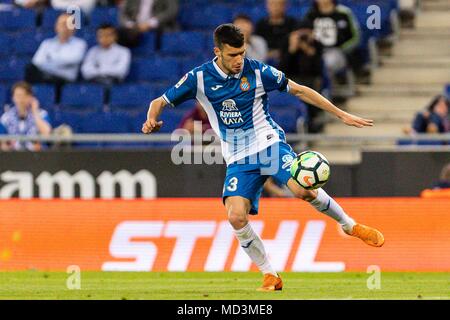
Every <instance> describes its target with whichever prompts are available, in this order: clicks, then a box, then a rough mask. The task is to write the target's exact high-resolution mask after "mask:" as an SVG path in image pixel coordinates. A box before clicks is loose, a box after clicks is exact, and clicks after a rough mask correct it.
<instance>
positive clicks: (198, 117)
mask: <svg viewBox="0 0 450 320" xmlns="http://www.w3.org/2000/svg"><path fill="white" fill-rule="evenodd" d="M194 121H200V122H201V123H202V133H204V132H205V131H206V130H208V129H211V124H210V123H209V120H208V115H207V114H206V112H205V110H204V109H203V107H202V105H201V104H200V103H198V102H197V103H196V104H195V107H194V108H193V109H192V110H191V111H189V112H188V113H187V114H186V115H185V116H184V117H183V119H182V120H181V123H180V125H179V128H182V129H186V130H188V131H189V133H191V134H193V133H194Z"/></svg>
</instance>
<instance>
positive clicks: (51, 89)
mask: <svg viewBox="0 0 450 320" xmlns="http://www.w3.org/2000/svg"><path fill="white" fill-rule="evenodd" d="M55 92H56V91H55V86H53V85H50V84H36V85H33V93H34V96H35V97H36V98H37V99H38V100H39V102H40V104H41V107H42V108H43V109H45V110H51V109H54V107H55V102H56V101H55V97H56V94H55Z"/></svg>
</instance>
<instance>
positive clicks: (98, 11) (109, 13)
mask: <svg viewBox="0 0 450 320" xmlns="http://www.w3.org/2000/svg"><path fill="white" fill-rule="evenodd" d="M105 23H107V24H111V25H113V26H118V25H119V10H118V9H117V8H116V7H97V8H95V9H94V11H92V14H91V21H90V23H89V25H90V27H91V28H94V29H96V28H98V27H99V26H100V25H102V24H105Z"/></svg>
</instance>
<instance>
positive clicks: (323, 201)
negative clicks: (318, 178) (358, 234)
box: [310, 188, 355, 232]
mask: <svg viewBox="0 0 450 320" xmlns="http://www.w3.org/2000/svg"><path fill="white" fill-rule="evenodd" d="M317 191H318V194H317V198H316V199H314V200H313V201H311V202H310V203H311V205H312V206H313V207H314V208H316V209H317V210H318V211H320V212H322V213H325V214H326V215H327V216H329V217H331V218H333V219H334V220H336V221H337V222H338V223H339V224H340V225H341V226H342V229H343V230H344V231H346V232H351V231H352V229H353V226H354V225H355V221H354V220H353V219H352V218H350V217H349V216H348V215H347V214H346V213H345V211H344V209H342V207H341V206H340V205H339V204H338V203H337V202H336V201H334V199H333V198H331V197H330V196H329V195H328V194H327V193H326V192H325V190H323V189H322V188H319V189H317Z"/></svg>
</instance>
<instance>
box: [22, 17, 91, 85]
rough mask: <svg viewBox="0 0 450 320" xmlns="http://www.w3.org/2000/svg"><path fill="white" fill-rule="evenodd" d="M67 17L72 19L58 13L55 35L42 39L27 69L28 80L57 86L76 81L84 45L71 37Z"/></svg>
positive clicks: (78, 39) (26, 77) (72, 35)
mask: <svg viewBox="0 0 450 320" xmlns="http://www.w3.org/2000/svg"><path fill="white" fill-rule="evenodd" d="M69 19H74V18H73V16H70V15H68V14H65V13H64V14H61V15H60V16H59V17H58V19H57V21H56V24H55V31H56V34H57V35H56V37H54V38H50V39H46V40H44V41H43V42H42V43H41V45H40V46H39V49H38V50H37V52H36V53H35V55H34V57H33V59H32V61H31V62H32V63H31V64H30V65H28V66H27V69H26V75H25V79H26V80H27V81H28V82H31V83H36V82H49V83H56V84H57V85H59V86H60V85H62V84H64V83H65V82H73V81H76V80H77V77H78V70H79V67H80V64H81V62H82V60H83V57H84V54H85V52H86V48H87V44H86V42H85V41H84V40H83V39H80V38H77V37H75V36H74V33H75V29H71V28H70V27H69V26H70V20H69ZM68 22H69V23H68Z"/></svg>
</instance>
